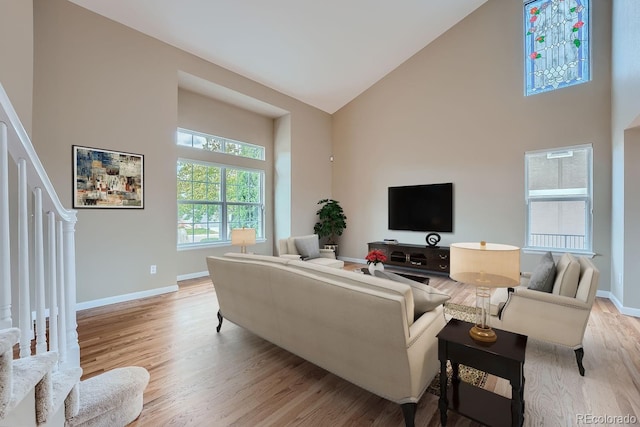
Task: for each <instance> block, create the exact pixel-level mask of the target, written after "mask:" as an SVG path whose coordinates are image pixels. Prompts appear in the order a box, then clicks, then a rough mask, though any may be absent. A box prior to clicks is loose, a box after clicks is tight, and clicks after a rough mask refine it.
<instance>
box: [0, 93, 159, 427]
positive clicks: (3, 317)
mask: <svg viewBox="0 0 640 427" xmlns="http://www.w3.org/2000/svg"><path fill="white" fill-rule="evenodd" d="M10 159H11V161H10ZM75 224H76V212H75V211H73V210H68V209H65V208H64V207H63V206H62V204H61V202H60V199H59V198H58V196H57V194H56V192H55V189H54V188H53V185H52V184H51V181H50V180H49V177H48V176H47V174H46V172H45V170H44V168H43V166H42V163H41V162H40V160H39V158H38V156H37V154H36V152H35V149H34V147H33V145H32V144H31V141H30V139H29V137H28V135H27V133H26V131H25V130H24V127H23V126H22V124H21V123H20V120H19V119H18V116H17V114H16V112H15V110H14V108H13V106H12V105H11V102H10V101H9V98H8V97H7V94H6V92H5V91H4V88H3V87H2V85H1V84H0V427H5V426H6V427H28V426H105V427H106V426H108V427H117V426H125V425H127V424H128V423H130V422H131V421H133V420H134V419H135V418H136V417H138V415H139V414H140V411H141V410H142V393H143V391H144V389H145V388H146V386H147V383H148V381H149V373H148V372H147V371H146V370H145V369H144V368H140V367H125V368H118V369H114V370H112V371H109V372H106V373H104V374H102V375H99V376H97V377H94V378H91V379H89V380H86V381H80V377H81V376H82V369H81V368H80V346H79V344H78V334H77V331H76V329H77V324H76V308H75V307H76V267H75ZM15 347H17V349H16V348H15ZM15 350H17V353H18V354H19V358H14V352H16V351H15Z"/></svg>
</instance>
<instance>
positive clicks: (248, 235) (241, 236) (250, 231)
mask: <svg viewBox="0 0 640 427" xmlns="http://www.w3.org/2000/svg"><path fill="white" fill-rule="evenodd" d="M231 244H232V245H233V246H240V253H243V254H246V253H247V246H249V245H255V244H256V229H255V228H244V227H242V228H234V229H232V230H231Z"/></svg>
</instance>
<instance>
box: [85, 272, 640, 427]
mask: <svg viewBox="0 0 640 427" xmlns="http://www.w3.org/2000/svg"><path fill="white" fill-rule="evenodd" d="M356 267H359V266H357V265H355V264H349V263H347V266H346V268H348V269H349V268H351V269H354V268H356ZM430 285H431V286H433V287H434V288H437V289H440V290H442V291H444V292H447V293H448V294H450V295H451V296H452V298H451V302H453V303H456V304H462V305H473V304H474V301H475V288H473V287H472V286H465V285H462V284H459V283H456V282H453V281H451V280H449V279H447V278H446V277H443V276H433V277H431V280H430ZM217 310H218V306H217V300H216V296H215V290H214V288H213V285H212V284H211V281H210V280H209V279H208V278H201V279H192V280H188V281H185V282H182V283H180V286H179V290H178V292H175V293H172V294H166V295H161V296H156V297H150V298H146V299H142V300H137V301H130V302H125V303H120V304H114V305H110V306H106V307H100V308H95V309H89V310H84V311H80V312H78V335H79V340H80V349H81V365H82V368H83V370H84V374H83V379H86V378H90V377H92V376H94V375H98V374H100V373H102V372H105V371H107V370H109V369H113V368H116V367H119V366H129V365H138V366H143V367H145V368H146V369H148V370H149V372H150V374H151V380H150V383H149V386H148V388H147V390H146V391H145V394H144V408H143V411H142V414H141V416H140V417H139V418H138V420H136V421H134V422H133V423H132V424H131V426H132V427H142V426H153V427H157V426H180V427H185V426H198V427H203V426H204V427H210V426H212V427H216V426H240V427H244V426H381V427H383V426H384V427H387V426H392V427H395V426H398V427H400V426H403V425H404V422H403V417H402V412H401V410H400V408H399V406H398V405H396V404H394V403H391V402H388V401H386V400H384V399H382V398H380V397H378V396H375V395H373V394H371V393H369V392H367V391H365V390H362V389H361V388H359V387H357V386H355V385H353V384H351V383H349V382H347V381H344V380H342V379H341V378H338V377H336V376H335V375H333V374H331V373H329V372H327V371H325V370H323V369H321V368H319V367H317V366H315V365H313V364H311V363H309V362H307V361H305V360H303V359H301V358H299V357H297V356H295V355H293V354H291V353H289V352H287V351H285V350H282V349H280V348H278V347H276V346H274V345H272V344H270V343H269V342H266V341H264V340H262V339H261V338H259V337H257V336H255V335H253V334H252V333H250V332H248V331H246V330H244V329H243V328H241V327H239V326H236V325H234V324H233V323H231V322H229V321H225V322H224V324H223V326H222V331H221V333H216V330H215V326H216V325H217V318H216V312H217ZM584 344H585V358H584V365H585V368H586V376H585V377H581V376H580V375H579V374H578V369H577V367H576V363H575V356H574V353H573V351H572V350H571V349H567V348H563V347H559V346H554V345H551V344H547V343H544V342H540V341H537V340H533V339H530V340H529V345H528V346H527V361H526V363H525V376H526V383H525V402H526V406H525V408H526V414H525V425H526V426H553V427H556V426H574V425H577V421H576V420H577V419H576V416H577V414H579V413H585V414H586V413H589V414H593V415H610V416H618V415H621V416H624V415H627V414H631V415H635V416H637V417H639V418H640V357H639V356H638V355H639V354H640V319H637V318H633V317H629V316H624V315H621V314H620V313H619V312H618V310H617V309H616V307H615V305H613V304H612V303H611V302H610V301H609V300H605V299H602V298H597V300H596V303H595V304H594V309H593V311H592V315H591V318H590V320H589V325H588V327H587V332H586V333H585V342H584ZM484 387H485V388H486V389H488V390H492V391H494V392H497V393H499V394H502V395H504V396H507V397H509V396H510V393H511V388H510V385H509V383H508V382H507V381H506V380H504V379H501V378H497V377H493V376H489V378H488V380H487V383H486V384H485V386H484ZM416 425H417V426H419V427H426V426H429V427H431V426H439V425H440V415H439V412H438V399H437V397H436V396H434V395H432V394H429V393H425V395H424V396H423V398H422V399H421V401H420V402H419V404H418V409H417V414H416ZM448 425H449V426H460V427H469V426H472V427H475V426H478V424H477V423H475V422H473V421H471V420H469V419H467V418H465V417H462V416H460V415H457V414H455V413H451V412H449V423H448Z"/></svg>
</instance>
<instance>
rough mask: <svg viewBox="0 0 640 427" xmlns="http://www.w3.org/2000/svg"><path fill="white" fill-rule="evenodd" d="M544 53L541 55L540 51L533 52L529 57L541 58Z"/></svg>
mask: <svg viewBox="0 0 640 427" xmlns="http://www.w3.org/2000/svg"><path fill="white" fill-rule="evenodd" d="M541 56H542V55H540V54H539V53H538V52H531V54H530V55H529V58H531V59H538V58H540V57H541Z"/></svg>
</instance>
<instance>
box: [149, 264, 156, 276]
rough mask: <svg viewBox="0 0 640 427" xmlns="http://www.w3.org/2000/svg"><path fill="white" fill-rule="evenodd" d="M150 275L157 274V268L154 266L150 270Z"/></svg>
mask: <svg viewBox="0 0 640 427" xmlns="http://www.w3.org/2000/svg"><path fill="white" fill-rule="evenodd" d="M149 274H156V266H155V265H152V266H151V268H150V269H149Z"/></svg>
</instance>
